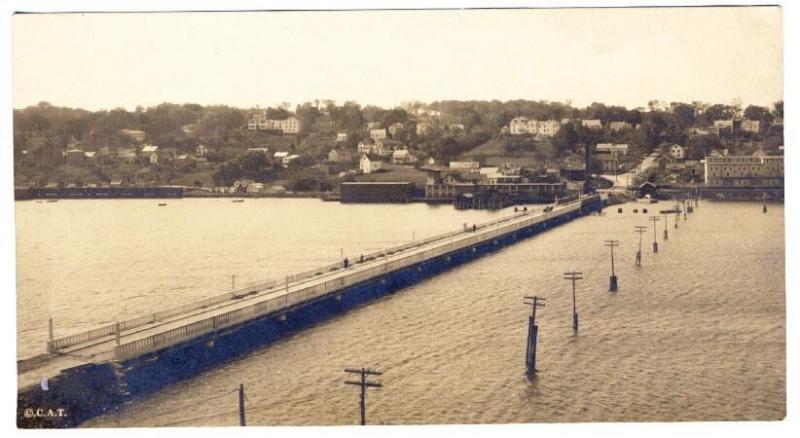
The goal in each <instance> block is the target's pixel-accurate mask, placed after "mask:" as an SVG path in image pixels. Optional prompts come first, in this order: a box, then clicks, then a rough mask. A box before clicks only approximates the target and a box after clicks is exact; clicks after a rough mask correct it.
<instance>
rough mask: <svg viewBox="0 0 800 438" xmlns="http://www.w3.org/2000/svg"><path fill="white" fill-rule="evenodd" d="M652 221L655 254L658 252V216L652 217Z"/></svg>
mask: <svg viewBox="0 0 800 438" xmlns="http://www.w3.org/2000/svg"><path fill="white" fill-rule="evenodd" d="M649 220H650V221H652V222H653V252H654V253H657V252H658V234H657V231H656V222H658V220H659V219H658V216H650V219H649Z"/></svg>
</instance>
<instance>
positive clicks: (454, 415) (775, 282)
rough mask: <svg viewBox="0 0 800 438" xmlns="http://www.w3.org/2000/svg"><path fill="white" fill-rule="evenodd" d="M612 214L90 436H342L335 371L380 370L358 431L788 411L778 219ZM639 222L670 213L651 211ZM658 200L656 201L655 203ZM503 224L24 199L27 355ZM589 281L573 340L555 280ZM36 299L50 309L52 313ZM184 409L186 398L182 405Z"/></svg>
mask: <svg viewBox="0 0 800 438" xmlns="http://www.w3.org/2000/svg"><path fill="white" fill-rule="evenodd" d="M634 207H636V208H642V207H643V205H627V206H624V213H623V214H617V213H616V209H609V210H607V211H608V214H607V215H606V216H604V217H587V218H582V219H579V220H577V221H575V222H573V223H570V224H567V225H564V226H561V227H559V228H557V229H555V230H551V231H549V232H547V233H545V234H542V235H540V236H537V237H534V238H532V239H528V240H526V241H524V242H521V243H519V244H517V245H513V246H511V247H508V248H505V249H503V250H502V251H500V252H498V253H496V254H493V255H491V256H488V257H485V258H482V259H480V260H478V261H476V262H473V263H470V264H467V265H464V266H461V267H459V268H456V269H454V270H452V271H449V272H447V273H445V274H443V275H440V276H438V277H436V278H433V279H431V280H428V281H426V282H424V283H421V284H418V285H416V286H414V287H410V288H407V289H404V290H402V291H401V292H399V293H397V294H394V295H392V296H388V297H385V298H383V299H380V300H378V301H376V302H374V303H372V304H370V305H367V306H364V307H361V308H359V309H356V310H354V311H351V312H349V313H348V314H346V315H342V316H340V317H337V318H335V319H333V320H331V321H328V322H326V323H323V324H321V325H319V326H317V327H314V328H312V329H309V330H306V331H304V332H301V333H298V334H296V335H295V336H292V337H291V338H288V339H286V340H283V341H281V342H279V343H277V344H274V345H272V346H269V347H266V348H263V349H261V350H259V351H257V352H255V353H253V354H251V355H249V356H247V357H244V358H241V359H238V360H235V361H232V362H229V363H227V364H225V365H223V366H220V367H218V368H216V369H214V370H211V371H209V372H207V373H205V374H203V375H200V376H197V377H196V378H194V379H191V380H189V381H186V382H184V383H181V384H179V385H176V386H174V387H171V388H168V389H166V390H164V391H162V392H161V393H159V394H157V395H154V396H152V397H149V398H147V399H145V400H143V401H139V402H136V403H134V404H132V405H129V406H126V407H124V408H122V409H121V410H120V411H118V412H115V413H112V414H109V415H106V416H103V417H99V418H96V419H94V420H91V421H89V422H88V423H86V425H87V426H157V425H172V424H176V425H178V424H179V425H216V426H226V425H231V426H232V425H237V424H238V416H237V396H236V394H235V393H234V392H233V391H234V390H235V389H236V388H237V387H238V385H239V384H240V383H243V384H244V385H245V390H246V393H247V399H248V400H247V407H248V412H247V419H248V424H249V425H250V424H252V425H311V424H317V425H327V424H355V423H357V421H358V389H357V388H356V387H353V386H350V385H344V384H343V383H342V382H343V380H345V377H346V376H345V375H344V373H343V372H342V369H343V368H345V367H347V366H371V367H376V368H380V369H382V370H383V371H384V372H385V374H384V375H383V376H380V380H381V381H382V382H383V384H384V388H382V389H378V390H370V393H369V396H368V403H367V406H368V408H367V419H368V421H369V422H371V423H385V424H425V423H506V422H552V421H615V420H616V421H622V420H729V419H730V420H733V419H779V418H782V417H783V415H784V413H785V300H784V294H785V290H784V289H785V287H784V279H783V278H784V270H785V267H784V237H783V236H784V232H783V229H784V222H783V208H782V206H779V205H771V206H770V211H769V213H768V214H766V215H764V214H762V213H761V209H760V205H759V204H752V203H712V202H708V201H706V202H702V203H701V205H700V207H699V208H698V209H697V210H695V213H694V214H692V215H690V216H689V220H688V222H683V221H681V222H679V229H677V230H676V229H674V228H673V222H672V218H670V220H669V226H670V227H669V233H670V236H669V240H668V241H666V242H663V241H662V233H663V226H664V224H663V218H662V221H661V222H659V223H658V239H659V244H660V248H659V249H660V252H659V254H652V253H651V249H650V248H651V242H652V238H653V237H652V225H650V228H649V230H650V232H649V233H648V234H645V236H644V244H643V247H644V260H643V265H644V266H643V267H642V268H640V269H637V268H636V267H635V266H634V264H633V259H634V254H635V251H636V246H637V245H638V237H637V235H636V234H635V233H634V232H633V227H634V226H635V225H649V224H648V223H647V221H646V216H647V215H643V214H641V213H639V214H634V213H632V211H631V210H632V208H634ZM646 207H648V208H650V209H651V213H652V210H654V209H658V208H666V207H667V206H666V205H665V204H660V205H659V206H646ZM654 207H655V208H654ZM507 212H508V211H507V210H506V211H505V212H498V213H490V212H476V211H468V212H458V211H455V210H453V209H452V208H451V207H440V208H431V207H428V206H425V205H421V204H414V205H402V206H401V205H396V206H390V205H386V206H383V205H381V206H378V205H365V206H353V205H339V204H331V203H321V202H319V201H316V200H258V201H250V200H248V201H246V202H245V203H244V204H231V203H230V202H229V201H225V200H180V201H170V202H169V206H168V207H166V208H165V207H161V208H159V207H157V206H156V203H155V202H153V201H60V202H58V203H55V204H46V203H38V204H37V203H32V202H23V203H17V227H18V248H19V249H18V288H19V292H18V302H19V309H18V310H19V321H18V327H19V331H20V334H19V339H18V343H19V349H20V353H19V354H20V356H21V357H25V356H26V353H37V352H39V351H41V348H42V345H43V342H41V340H43V339H44V337H45V335H46V318H47V316H48V315H53V316H54V318H55V319H56V335H57V336H58V334H59V330H60V329H61V330H64V331H67V330H72V329H77V328H80V327H83V326H94V325H97V324H100V323H103V322H109V321H111V320H113V319H114V318H115V317H116V316H117V315H121V314H122V313H123V312H134V313H141V312H146V311H149V310H152V309H153V308H156V307H157V306H158V305H159V304H161V303H163V302H164V301H165V300H169V301H172V300H174V301H175V302H179V301H180V302H183V301H186V300H188V299H189V298H190V297H199V296H206V295H209V294H212V293H217V292H219V291H220V290H224V289H225V288H226V287H229V282H230V274H236V275H237V284H239V282H242V283H241V284H244V283H245V282H248V281H258V280H262V279H265V278H272V277H281V276H282V275H284V274H286V273H287V272H291V271H296V270H300V269H304V268H306V267H311V266H316V265H320V264H324V263H328V262H332V261H334V260H336V259H337V258H338V257H339V248H340V247H342V246H344V250H345V253H346V254H347V253H349V254H358V253H359V252H361V251H368V250H370V249H375V248H378V247H384V246H389V245H392V244H397V243H401V242H404V241H408V240H410V239H411V235H412V231H413V232H415V234H416V236H417V237H423V236H427V235H430V234H434V233H437V232H442V231H449V230H452V229H454V228H459V227H460V224H461V223H462V222H470V223H471V222H475V221H479V220H485V219H488V218H490V217H491V216H493V215H498V214H505V213H507ZM605 239H618V240H619V241H620V243H621V246H620V248H618V249H617V251H616V257H617V258H616V261H617V264H616V268H617V275H618V277H619V283H620V290H619V292H617V293H616V294H610V293H608V292H607V287H608V275H609V271H610V263H609V255H608V249H607V248H605V247H603V240H605ZM572 269H575V270H579V271H583V273H584V276H585V280H583V281H582V282H580V283H579V285H578V311H579V313H580V315H581V331H580V333H579V334H578V335H577V336H575V335H573V333H572V329H571V325H570V323H571V322H570V317H571V307H572V297H571V289H570V285H569V283H568V282H566V281H564V280H562V278H561V277H562V273H563V272H565V271H568V270H572ZM530 294H536V295H540V296H544V297H546V299H547V307H545V308H544V309H542V310H540V312H538V313H537V319H538V321H539V326H540V343H539V366H538V367H539V369H540V370H541V371H540V373H539V374H538V377H537V378H536V379H535V380H534V381H531V380H529V379H528V378H527V377H526V375H525V372H524V352H525V337H526V332H527V327H526V324H527V315H528V313H529V312H530V309H529V308H528V307H526V306H524V305H523V304H522V296H523V295H530ZM45 303H46V304H45ZM187 407H190V408H187Z"/></svg>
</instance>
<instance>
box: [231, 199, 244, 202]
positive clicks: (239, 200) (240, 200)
mask: <svg viewBox="0 0 800 438" xmlns="http://www.w3.org/2000/svg"><path fill="white" fill-rule="evenodd" d="M231 202H244V199H232V200H231Z"/></svg>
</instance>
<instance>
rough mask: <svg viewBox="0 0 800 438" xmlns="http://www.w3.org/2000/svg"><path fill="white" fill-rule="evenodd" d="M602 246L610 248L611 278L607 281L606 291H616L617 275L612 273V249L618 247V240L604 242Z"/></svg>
mask: <svg viewBox="0 0 800 438" xmlns="http://www.w3.org/2000/svg"><path fill="white" fill-rule="evenodd" d="M604 246H607V247H609V248H611V277H610V278H609V280H608V291H609V292H616V291H617V274H616V273H614V247H617V246H619V240H606V241H605V243H604Z"/></svg>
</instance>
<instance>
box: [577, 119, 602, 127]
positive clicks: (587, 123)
mask: <svg viewBox="0 0 800 438" xmlns="http://www.w3.org/2000/svg"><path fill="white" fill-rule="evenodd" d="M581 126H583V127H584V128H589V129H603V122H602V121H600V119H585V120H581Z"/></svg>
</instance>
